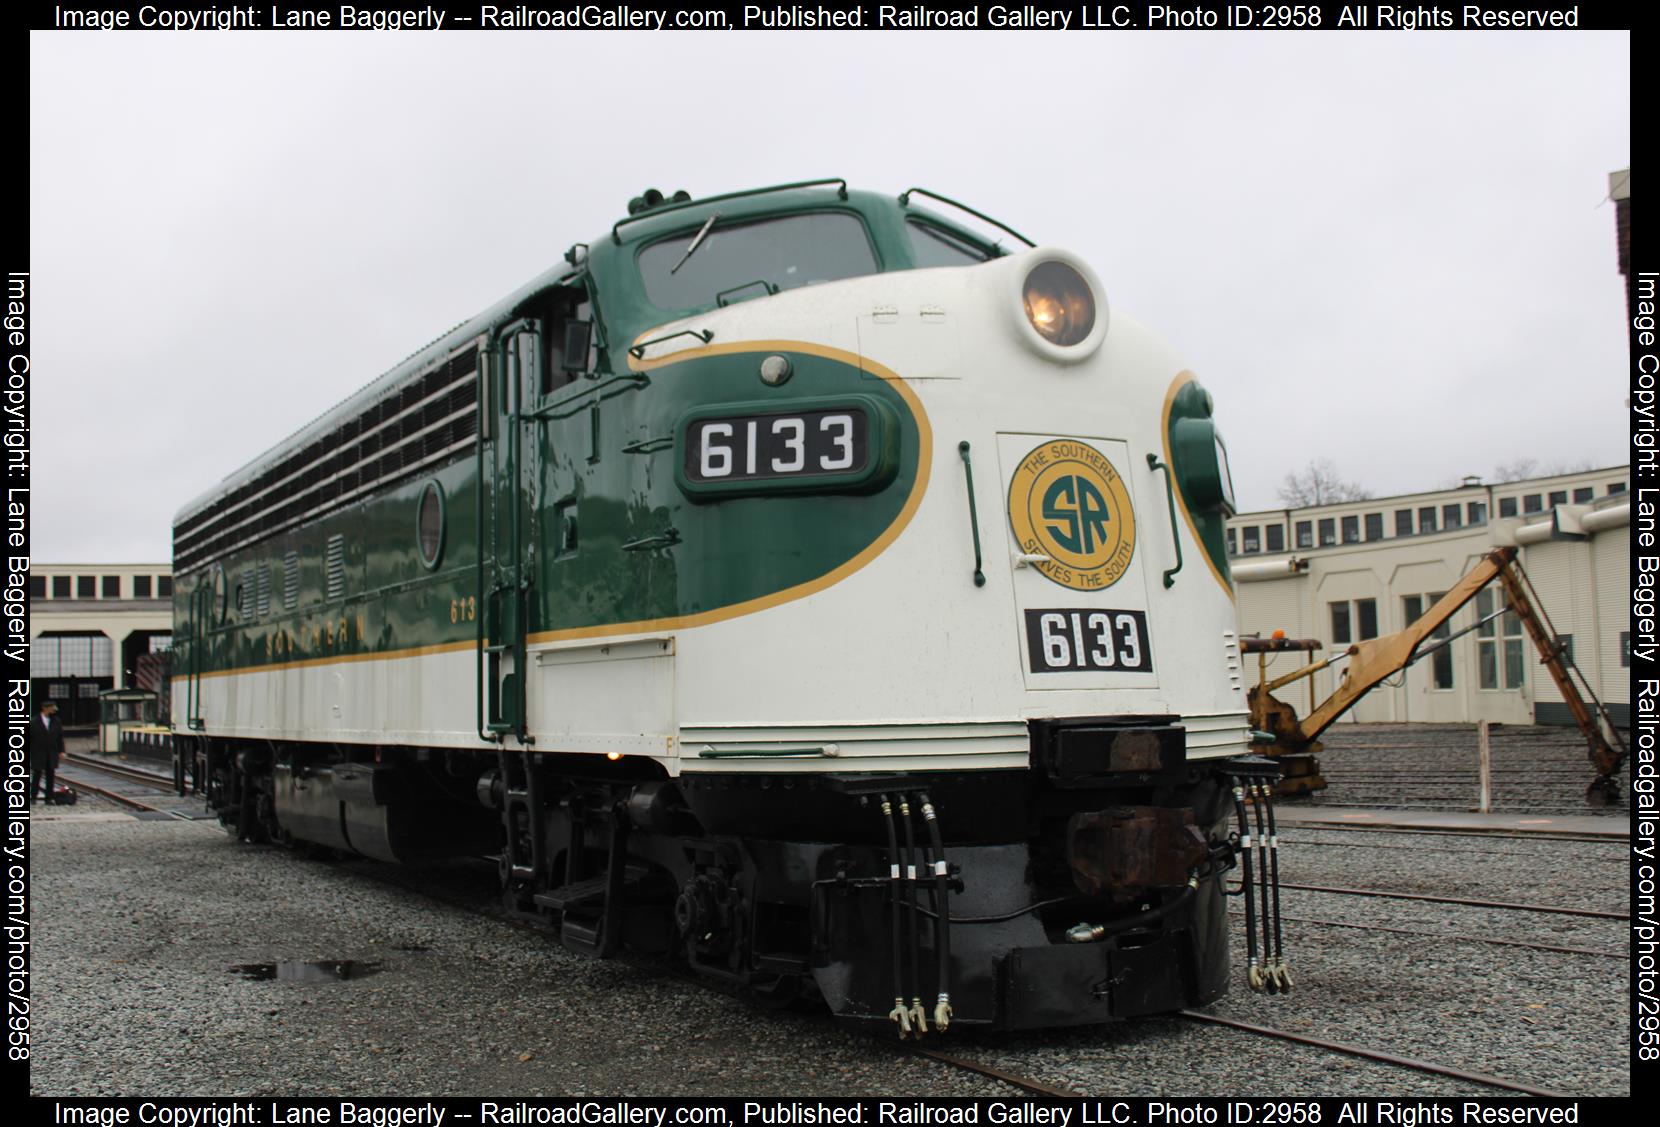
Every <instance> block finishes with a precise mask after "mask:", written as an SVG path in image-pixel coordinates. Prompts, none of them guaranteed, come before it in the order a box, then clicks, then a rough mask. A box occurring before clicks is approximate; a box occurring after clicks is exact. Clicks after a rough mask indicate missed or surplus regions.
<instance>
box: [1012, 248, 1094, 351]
mask: <svg viewBox="0 0 1660 1127" xmlns="http://www.w3.org/2000/svg"><path fill="white" fill-rule="evenodd" d="M1021 296H1022V297H1023V299H1024V301H1025V305H1026V319H1027V320H1028V321H1030V322H1031V323H1032V328H1034V329H1036V330H1037V331H1038V334H1039V335H1040V336H1042V337H1043V339H1044V340H1046V341H1048V342H1049V343H1051V344H1057V345H1061V346H1062V347H1066V346H1070V345H1074V344H1078V343H1080V342H1082V341H1083V340H1085V339H1086V338H1087V337H1088V336H1089V334H1090V330H1091V329H1093V328H1095V295H1094V294H1092V293H1091V292H1090V289H1089V283H1088V282H1086V281H1084V278H1083V275H1082V274H1079V273H1078V272H1077V271H1076V270H1074V269H1072V267H1070V266H1068V265H1067V264H1066V263H1064V262H1045V263H1042V264H1040V265H1039V266H1037V267H1035V268H1034V269H1033V270H1032V272H1031V273H1030V274H1027V275H1026V285H1025V287H1024V288H1023V290H1022V294H1021Z"/></svg>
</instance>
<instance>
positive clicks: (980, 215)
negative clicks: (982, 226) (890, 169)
mask: <svg viewBox="0 0 1660 1127" xmlns="http://www.w3.org/2000/svg"><path fill="white" fill-rule="evenodd" d="M913 195H922V196H927V197H928V198H929V199H932V200H938V201H940V203H948V204H950V205H951V206H952V207H954V208H956V209H957V210H958V211H966V212H968V214H970V215H972V216H973V217H974V218H976V219H978V220H980V221H982V222H984V223H990V224H991V225H992V226H993V227H996V228H997V229H998V230H1000V231H1007V232H1008V233H1009V234H1011V235H1013V236H1014V237H1015V238H1017V239H1019V240H1020V241H1021V242H1023V243H1025V244H1026V245H1027V246H1029V247H1035V246H1037V244H1036V243H1034V242H1033V241H1032V240H1031V239H1028V238H1027V237H1026V236H1025V235H1022V234H1021V233H1020V232H1019V231H1016V230H1015V229H1014V228H1013V227H1010V226H1009V225H1008V224H1007V223H1004V222H1003V221H1002V220H1000V219H993V218H992V217H991V216H989V215H987V214H986V213H985V212H983V211H975V210H974V209H973V208H972V207H969V206H968V205H967V204H965V203H959V202H957V201H956V200H954V199H952V198H951V197H950V196H942V195H940V194H939V193H938V192H930V191H929V190H928V189H927V188H906V189H905V190H904V191H903V192H900V193H899V206H900V207H910V206H911V197H912V196H913Z"/></svg>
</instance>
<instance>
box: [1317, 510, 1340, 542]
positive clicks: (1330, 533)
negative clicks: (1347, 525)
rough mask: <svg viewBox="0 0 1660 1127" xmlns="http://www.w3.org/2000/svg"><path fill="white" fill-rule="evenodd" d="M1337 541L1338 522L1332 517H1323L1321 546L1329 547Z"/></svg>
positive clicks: (1321, 522) (1321, 521)
mask: <svg viewBox="0 0 1660 1127" xmlns="http://www.w3.org/2000/svg"><path fill="white" fill-rule="evenodd" d="M1335 543H1337V522H1336V521H1334V520H1332V519H1331V518H1330V517H1322V518H1321V520H1320V547H1322V548H1325V547H1329V546H1330V545H1332V544H1335Z"/></svg>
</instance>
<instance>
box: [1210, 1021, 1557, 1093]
mask: <svg viewBox="0 0 1660 1127" xmlns="http://www.w3.org/2000/svg"><path fill="white" fill-rule="evenodd" d="M1177 1012H1178V1013H1179V1014H1180V1015H1181V1016H1182V1017H1185V1018H1187V1019H1188V1020H1190V1021H1198V1022H1204V1023H1206V1024H1209V1025H1221V1026H1225V1027H1226V1028H1228V1029H1238V1030H1241V1031H1243V1032H1246V1033H1255V1034H1258V1035H1259V1036H1263V1037H1275V1038H1278V1039H1279V1040H1282V1041H1290V1042H1292V1043H1293V1044H1298V1045H1311V1046H1313V1047H1314V1048H1317V1049H1327V1050H1330V1051H1331V1052H1334V1053H1344V1054H1347V1055H1349V1056H1355V1057H1362V1058H1364V1059H1366V1060H1375V1061H1378V1062H1380V1063H1382V1064H1392V1065H1396V1066H1398V1067H1401V1068H1410V1069H1413V1070H1415V1071H1417V1072H1428V1073H1432V1074H1434V1075H1436V1076H1449V1077H1451V1078H1453V1079H1454V1080H1467V1081H1469V1082H1470V1083H1472V1084H1484V1085H1486V1086H1487V1087H1489V1088H1503V1089H1505V1090H1506V1091H1511V1092H1525V1093H1526V1094H1528V1095H1530V1096H1545V1097H1547V1098H1549V1099H1557V1100H1565V1099H1571V1098H1573V1097H1572V1096H1571V1095H1570V1094H1569V1093H1567V1092H1558V1091H1555V1090H1554V1089H1551V1088H1536V1087H1534V1086H1533V1085H1531V1084H1518V1083H1516V1082H1515V1081H1513V1080H1505V1079H1503V1078H1501V1077H1498V1076H1489V1075H1488V1074H1487V1073H1485V1072H1467V1071H1465V1070H1464V1069H1461V1068H1453V1067H1451V1066H1450V1065H1444V1064H1436V1063H1435V1062H1434V1061H1427V1060H1419V1059H1418V1058H1416V1057H1403V1056H1397V1055H1396V1054H1394V1053H1386V1052H1384V1051H1382V1050H1381V1049H1368V1048H1366V1047H1365V1046H1363V1045H1351V1044H1349V1043H1348V1042H1346V1041H1328V1040H1326V1039H1325V1038H1324V1037H1308V1036H1305V1035H1304V1034H1301V1033H1292V1032H1291V1031H1289V1030H1286V1029H1276V1028H1274V1027H1273V1026H1271V1025H1253V1024H1252V1023H1251V1022H1248V1021H1235V1020H1234V1019H1233V1018H1230V1017H1218V1016H1217V1015H1215V1014H1204V1013H1199V1012H1198V1011H1196V1010H1179V1011H1177Z"/></svg>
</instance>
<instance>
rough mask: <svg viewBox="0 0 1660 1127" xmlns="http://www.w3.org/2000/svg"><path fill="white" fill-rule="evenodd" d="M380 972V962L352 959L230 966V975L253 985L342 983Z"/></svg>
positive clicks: (294, 960)
mask: <svg viewBox="0 0 1660 1127" xmlns="http://www.w3.org/2000/svg"><path fill="white" fill-rule="evenodd" d="M379 972H380V964H379V963H365V962H359V961H357V960H355V959H312V960H310V961H304V962H302V961H300V960H297V959H290V960H288V961H286V962H280V963H238V964H237V965H236V966H233V967H231V973H232V974H240V975H241V976H242V977H243V978H246V979H248V980H249V981H252V982H270V981H273V980H274V981H277V982H342V981H344V980H346V979H348V978H364V977H366V976H368V975H371V974H378V973H379Z"/></svg>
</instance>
